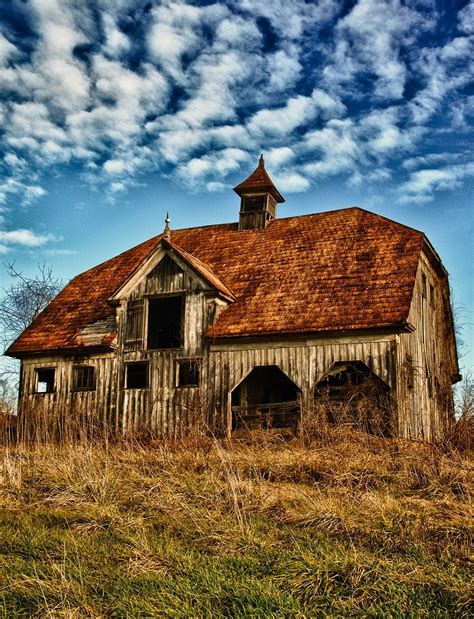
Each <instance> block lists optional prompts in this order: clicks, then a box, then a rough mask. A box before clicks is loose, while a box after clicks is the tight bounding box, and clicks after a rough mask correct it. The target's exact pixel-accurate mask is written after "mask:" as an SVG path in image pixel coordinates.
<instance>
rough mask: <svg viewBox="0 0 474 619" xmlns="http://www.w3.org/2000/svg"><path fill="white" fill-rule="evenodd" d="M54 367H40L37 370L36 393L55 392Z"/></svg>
mask: <svg viewBox="0 0 474 619" xmlns="http://www.w3.org/2000/svg"><path fill="white" fill-rule="evenodd" d="M55 375H56V370H55V369H54V368H38V369H37V370H36V393H54V379H55Z"/></svg>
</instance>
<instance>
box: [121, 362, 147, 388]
mask: <svg viewBox="0 0 474 619" xmlns="http://www.w3.org/2000/svg"><path fill="white" fill-rule="evenodd" d="M125 387H126V389H146V388H147V387H148V363H127V365H126V366H125Z"/></svg>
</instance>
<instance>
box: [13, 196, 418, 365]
mask: <svg viewBox="0 0 474 619" xmlns="http://www.w3.org/2000/svg"><path fill="white" fill-rule="evenodd" d="M423 238H424V236H423V234H422V233H421V232H418V231H416V230H413V229H411V228H408V227H406V226H403V225H401V224H399V223H396V222H394V221H391V220H389V219H386V218H384V217H381V216H379V215H376V214H374V213H370V212H369V211H365V210H362V209H359V208H349V209H343V210H339V211H331V212H325V213H318V214H314V215H305V216H301V217H290V218H286V219H276V220H274V221H272V222H270V223H269V224H268V226H267V227H266V229H264V230H238V227H237V224H222V225H216V226H206V227H202V228H188V229H184V230H174V231H173V232H172V245H174V246H175V248H176V249H177V250H180V251H181V252H186V254H185V255H184V253H183V257H186V258H187V259H188V260H193V259H194V260H195V264H194V266H195V268H196V269H197V270H199V269H201V272H204V271H205V272H206V274H207V276H208V281H209V278H211V279H212V277H214V278H215V284H216V287H217V288H218V286H217V283H219V285H220V286H222V287H224V289H227V291H228V292H231V294H232V295H233V296H234V297H235V299H236V300H235V301H234V302H233V303H231V304H230V305H229V306H228V307H227V308H226V309H225V310H224V311H222V312H221V313H220V315H219V317H218V319H217V321H216V323H215V324H214V325H211V326H210V327H209V329H208V331H207V335H208V337H211V338H224V337H232V336H235V337H237V336H254V335H271V334H291V333H295V334H296V333H317V332H330V331H346V330H353V329H372V328H382V327H390V326H396V325H401V324H402V323H403V322H404V321H405V320H407V318H408V312H409V309H410V303H411V298H412V294H413V287H414V282H415V275H416V269H417V265H418V260H419V257H420V252H421V248H422V243H423ZM161 240H162V236H161V235H159V236H157V237H154V238H152V239H150V240H148V241H146V242H145V243H142V244H141V245H138V246H136V247H134V248H132V249H130V250H128V251H126V252H124V253H123V254H120V255H119V256H116V257H115V258H112V259H111V260H108V261H107V262H104V263H102V264H100V265H99V266H97V267H95V268H93V269H90V270H89V271H86V272H85V273H82V274H81V275H78V276H77V277H75V278H74V279H73V280H72V281H71V282H70V283H69V284H68V285H67V286H66V287H65V289H64V290H63V291H62V292H61V293H60V294H59V295H58V296H57V297H56V299H54V301H52V302H51V303H50V304H49V305H48V307H47V308H46V309H45V310H44V311H43V312H42V313H41V314H40V315H39V316H38V317H37V318H36V319H35V321H34V322H33V324H32V325H30V327H28V328H27V329H26V330H25V331H24V332H23V333H22V335H20V337H19V338H18V339H17V340H16V341H15V342H14V343H13V344H12V345H11V346H10V348H9V349H8V351H7V354H10V355H16V354H22V353H28V352H32V351H40V350H41V351H43V350H44V351H48V350H56V349H77V340H75V339H74V338H75V336H76V335H77V333H78V332H79V331H80V330H81V329H83V328H84V327H85V326H86V325H88V324H91V323H94V322H96V321H98V320H103V319H106V318H108V317H109V316H112V315H113V314H114V312H115V309H114V308H113V307H111V305H110V304H109V303H108V302H107V300H108V299H109V298H110V297H111V296H112V295H113V293H114V292H115V291H116V290H117V289H118V288H119V287H120V286H121V285H122V284H123V282H124V281H125V280H126V279H127V278H128V277H129V276H130V274H131V273H132V272H133V271H135V270H136V269H137V268H138V267H139V266H140V265H141V264H142V262H143V261H144V260H145V259H146V258H147V257H148V256H149V255H150V254H151V252H153V251H154V250H155V249H156V248H157V247H158V245H159V244H160V242H161ZM211 283H212V282H211Z"/></svg>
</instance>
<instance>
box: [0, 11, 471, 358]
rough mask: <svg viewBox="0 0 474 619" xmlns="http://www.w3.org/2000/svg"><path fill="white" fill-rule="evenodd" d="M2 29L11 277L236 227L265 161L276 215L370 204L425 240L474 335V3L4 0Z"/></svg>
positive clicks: (5, 231)
mask: <svg viewBox="0 0 474 619" xmlns="http://www.w3.org/2000/svg"><path fill="white" fill-rule="evenodd" d="M0 15H1V17H0V20H1V21H0V209H1V213H0V215H1V220H0V221H1V225H0V253H1V254H2V257H3V258H4V259H5V260H16V261H17V264H18V265H20V266H21V268H23V269H24V270H25V272H32V271H34V269H35V265H36V264H37V263H38V261H43V260H47V261H48V262H49V263H50V264H52V265H53V267H54V270H55V272H56V273H57V274H58V275H59V276H61V277H63V278H64V279H65V280H67V279H69V278H70V277H72V276H73V275H75V274H77V273H78V272H80V271H82V270H84V269H86V268H89V267H90V266H93V265H94V264H96V263H98V262H100V261H102V260H105V259H106V258H108V257H111V256H113V255H114V254H116V253H118V252H119V251H122V250H124V249H126V248H128V247H130V246H132V245H134V244H136V243H138V242H141V241H142V240H145V239H146V238H148V237H150V236H152V235H154V234H157V233H159V232H160V231H161V230H162V229H163V220H164V217H165V213H166V211H167V210H169V211H170V213H171V217H172V227H173V226H174V227H186V226H192V225H201V224H202V225H204V224H210V223H218V222H226V221H235V220H236V218H237V213H238V198H237V196H236V195H235V194H234V193H233V192H232V190H231V188H232V186H233V185H235V184H236V183H237V182H239V181H240V180H242V179H243V178H244V177H245V176H247V175H248V174H249V173H250V172H251V171H252V170H253V169H254V167H255V166H256V164H257V160H258V156H259V154H260V152H264V153H265V159H266V164H267V169H268V170H269V171H270V173H271V175H272V177H273V179H274V181H275V183H276V185H277V186H278V188H279V189H280V191H281V192H282V193H283V195H284V196H285V197H286V200H287V202H286V203H285V204H284V205H283V206H282V207H281V208H280V215H281V216H290V215H299V214H305V213H313V212H318V211H322V210H329V209H334V208H343V207H346V206H352V205H358V206H361V207H364V208H367V209H370V210H373V211H375V212H378V213H381V214H383V215H386V216H388V217H391V218H393V219H396V220H398V221H400V222H402V223H405V224H407V225H410V226H413V227H415V228H418V229H421V230H423V231H425V232H426V233H427V235H428V237H429V238H430V240H431V241H432V243H433V244H434V246H435V247H436V249H437V250H438V252H439V254H440V255H441V257H442V259H443V261H444V263H445V265H446V267H447V269H448V270H449V272H450V275H451V283H452V288H453V292H454V297H455V301H456V303H457V304H458V305H461V306H463V307H464V320H465V321H472V320H473V315H472V302H473V273H472V262H473V260H472V255H473V243H472V238H473V232H474V230H473V215H472V199H473V195H474V191H473V188H474V155H473V153H472V136H473V124H472V121H473V117H474V88H473V63H472V58H473V57H474V54H473V52H474V2H470V3H469V2H466V1H465V0H463V1H461V0H459V1H455V0H450V1H448V0H446V1H444V2H441V1H439V2H436V1H434V0H406V1H405V2H401V1H399V0H358V1H350V2H349V1H346V2H343V1H337V0H321V1H320V2H304V1H303V0H292V1H291V2H290V1H288V0H270V1H266V0H258V1H257V0H232V1H229V2H184V1H177V0H176V1H165V0H163V1H148V0H143V1H142V0H94V1H92V0H91V1H89V2H88V1H87V0H24V1H23V0H4V1H1V0H0ZM7 283H8V282H6V281H5V279H4V276H3V279H2V284H3V285H6V284H7ZM471 337H472V330H471V331H469V328H467V329H466V330H465V339H467V340H468V342H469V340H470V339H471ZM470 346H471V348H474V347H473V346H472V345H470ZM472 358H473V357H472V354H471V355H470V356H469V355H468V356H467V357H466V358H465V360H464V365H466V364H467V365H469V364H472Z"/></svg>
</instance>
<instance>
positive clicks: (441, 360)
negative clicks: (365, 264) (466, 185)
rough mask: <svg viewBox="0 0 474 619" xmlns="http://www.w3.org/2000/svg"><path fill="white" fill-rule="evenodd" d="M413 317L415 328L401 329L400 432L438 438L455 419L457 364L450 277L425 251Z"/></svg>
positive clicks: (421, 261)
mask: <svg viewBox="0 0 474 619" xmlns="http://www.w3.org/2000/svg"><path fill="white" fill-rule="evenodd" d="M423 276H424V277H426V294H425V290H424V288H425V286H424V284H423ZM409 322H410V323H411V324H412V325H413V327H414V331H413V333H403V334H400V336H399V338H400V341H399V346H398V364H399V367H400V371H399V372H398V384H397V390H398V396H399V415H400V420H401V426H400V429H399V431H400V433H401V434H402V435H403V436H407V437H410V438H416V439H427V440H433V439H436V438H439V437H441V436H442V435H443V433H444V432H445V430H446V427H447V424H448V423H449V421H450V419H452V418H453V414H454V413H453V395H452V380H451V379H452V376H453V375H454V374H455V373H456V372H457V363H456V349H455V343H454V334H453V328H452V319H451V311H450V301H449V286H448V281H447V278H446V277H445V276H441V275H439V274H438V272H437V271H436V270H435V269H434V268H433V267H432V265H431V263H430V261H429V260H428V258H427V257H426V256H425V255H422V257H421V259H420V263H419V265H418V271H417V275H416V284H415V289H414V294H413V301H412V305H411V309H410V314H409Z"/></svg>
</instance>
